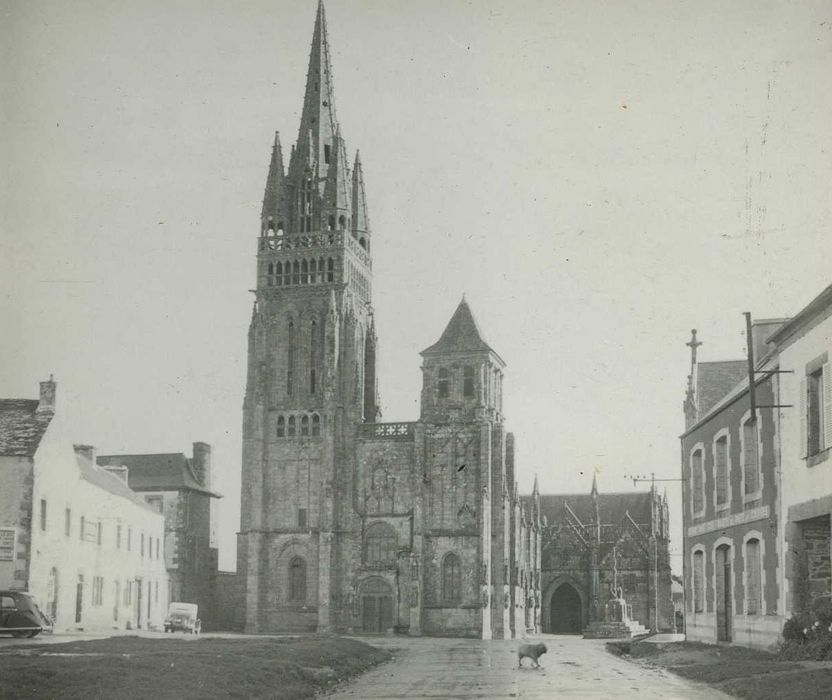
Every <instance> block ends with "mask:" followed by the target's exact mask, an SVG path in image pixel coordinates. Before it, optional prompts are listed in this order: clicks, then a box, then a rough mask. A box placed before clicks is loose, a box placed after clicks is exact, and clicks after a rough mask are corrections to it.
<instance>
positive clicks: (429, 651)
mask: <svg viewBox="0 0 832 700" xmlns="http://www.w3.org/2000/svg"><path fill="white" fill-rule="evenodd" d="M363 641H365V642H369V643H371V644H376V645H378V646H384V647H387V648H395V649H396V651H395V652H394V654H395V657H396V658H395V660H394V661H392V662H391V663H388V664H383V665H382V666H380V667H378V668H375V669H373V670H371V671H369V672H368V673H366V674H364V675H363V676H361V677H360V678H358V679H357V680H356V681H355V682H354V683H351V684H350V685H348V686H345V687H343V688H342V689H341V690H339V691H337V692H335V693H333V694H332V695H331V696H327V697H328V698H329V699H330V700H343V699H345V698H352V699H353V700H355V699H356V698H360V699H361V700H371V699H373V700H381V699H382V698H383V699H384V700H397V699H398V698H431V699H433V700H437V699H439V698H442V699H443V700H456V699H462V700H470V699H472V698H494V699H497V698H499V699H500V700H504V699H505V698H535V699H537V700H543V699H544V698H545V699H546V700H549V699H551V698H559V699H560V698H614V700H624V699H626V698H638V699H639V700H659V699H661V700H676V699H684V700H724V699H727V698H728V696H727V695H725V694H723V693H720V692H719V691H716V690H712V689H711V688H708V687H707V686H703V685H699V684H696V683H692V682H690V681H687V680H684V679H682V678H679V677H677V676H674V675H673V674H670V673H667V672H665V671H662V670H659V669H648V668H644V667H642V666H639V665H638V664H635V663H632V662H630V661H626V660H624V659H620V658H618V657H615V656H612V655H611V654H608V653H607V652H606V650H605V649H604V643H603V642H602V641H596V640H584V639H581V638H580V637H569V636H555V635H542V636H541V637H539V638H538V637H535V638H534V639H531V640H528V641H535V642H536V641H543V642H545V643H546V645H547V647H548V648H549V652H548V653H547V654H546V655H545V656H543V657H541V660H540V663H541V665H542V666H543V669H542V670H539V671H538V670H532V669H518V668H517V644H518V642H517V641H513V640H499V641H491V642H484V641H479V640H462V639H428V638H418V639H408V638H395V639H385V640H381V639H373V638H363ZM524 641H525V640H524ZM528 663H529V661H528V660H525V661H523V664H524V665H526V664H528Z"/></svg>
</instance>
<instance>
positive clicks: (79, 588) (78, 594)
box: [75, 574, 84, 622]
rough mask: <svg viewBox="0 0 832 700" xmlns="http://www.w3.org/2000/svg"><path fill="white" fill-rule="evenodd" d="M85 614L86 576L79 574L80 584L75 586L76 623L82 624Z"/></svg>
mask: <svg viewBox="0 0 832 700" xmlns="http://www.w3.org/2000/svg"><path fill="white" fill-rule="evenodd" d="M83 614H84V576H83V574H78V583H77V585H76V586H75V622H81V617H82V616H83Z"/></svg>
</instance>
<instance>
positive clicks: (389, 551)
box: [364, 523, 396, 564]
mask: <svg viewBox="0 0 832 700" xmlns="http://www.w3.org/2000/svg"><path fill="white" fill-rule="evenodd" d="M395 561H396V531H395V530H394V529H393V528H392V526H390V525H388V524H387V523H375V524H374V525H370V527H368V528H367V532H366V533H365V535H364V563H365V564H393V563H395Z"/></svg>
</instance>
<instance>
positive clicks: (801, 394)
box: [798, 377, 809, 457]
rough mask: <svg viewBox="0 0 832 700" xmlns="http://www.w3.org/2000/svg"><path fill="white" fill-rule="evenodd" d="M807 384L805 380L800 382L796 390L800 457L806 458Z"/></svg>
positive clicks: (807, 452)
mask: <svg viewBox="0 0 832 700" xmlns="http://www.w3.org/2000/svg"><path fill="white" fill-rule="evenodd" d="M806 387H807V382H806V378H805V377H804V378H803V379H801V380H800V387H799V389H798V411H799V412H800V456H801V457H807V456H808V455H809V449H808V443H809V441H808V438H807V420H806V411H807V402H806V391H807V388H806Z"/></svg>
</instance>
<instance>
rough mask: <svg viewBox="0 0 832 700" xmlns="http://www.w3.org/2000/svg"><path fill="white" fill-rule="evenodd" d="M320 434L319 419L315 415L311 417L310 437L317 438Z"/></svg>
mask: <svg viewBox="0 0 832 700" xmlns="http://www.w3.org/2000/svg"><path fill="white" fill-rule="evenodd" d="M320 434H321V417H320V416H319V415H318V414H317V413H315V414H314V415H313V416H312V436H313V437H318V436H319V435H320Z"/></svg>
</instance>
